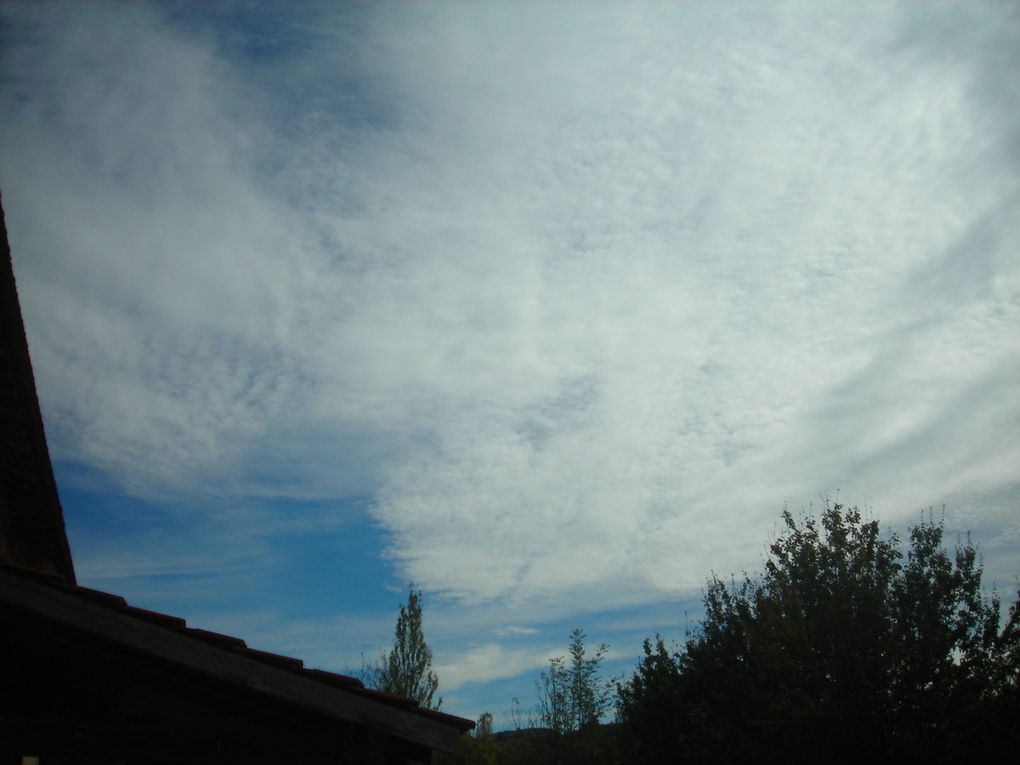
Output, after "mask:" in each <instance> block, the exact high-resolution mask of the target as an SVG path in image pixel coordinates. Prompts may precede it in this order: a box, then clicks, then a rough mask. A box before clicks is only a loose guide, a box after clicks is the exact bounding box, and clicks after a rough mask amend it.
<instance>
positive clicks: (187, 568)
mask: <svg viewBox="0 0 1020 765" xmlns="http://www.w3.org/2000/svg"><path fill="white" fill-rule="evenodd" d="M1017 40H1020V3H1017V2H1006V1H1001V2H976V1H975V0H966V1H964V0H960V2H948V1H943V2H920V1H917V2H907V3H896V2H885V1H883V2H870V3H869V2H856V1H855V2H770V3H757V2H755V3H752V2H730V3H717V2H677V3H665V2H655V3H640V2H627V3H623V2H617V3H609V2H604V3H603V2H589V3H567V2H555V3H541V2H517V3H511V2H505V3H483V2H479V3H468V2H460V3H458V2H425V3H414V4H412V3H357V4H354V3H351V4H347V3H340V2H336V3H332V2H331V3H326V2H320V3H309V2H288V3H256V2H241V1H240V0H238V1H237V2H229V1H225V2H218V3H214V4H209V3H198V2H151V3H132V4H126V3H107V2H73V3H60V2H41V3H18V2H9V1H8V2H2V3H0V192H2V194H3V204H4V208H5V211H6V217H7V226H8V229H9V234H10V240H11V247H12V250H13V257H14V267H15V273H16V277H17V280H18V288H19V292H20V296H21V303H22V310H23V313H24V318H25V323H26V328H27V333H28V337H29V343H30V349H31V354H32V360H33V364H34V369H35V375H36V384H37V387H38V390H39V395H40V399H41V403H42V409H43V415H44V419H45V423H46V428H47V436H48V440H49V446H50V451H51V455H52V457H53V460H54V466H55V471H56V477H57V481H58V485H59V488H60V494H61V499H62V503H63V507H64V513H65V519H66V522H67V527H68V534H69V539H70V543H71V547H72V552H73V557H74V561H75V566H76V570H77V572H78V577H79V581H80V582H81V583H82V584H85V585H87V586H90V587H95V588H98V589H102V590H107V591H111V592H116V593H119V594H122V595H124V596H125V597H126V598H127V599H128V601H129V602H131V603H133V604H135V605H139V606H143V607H146V608H151V609H155V610H160V611H165V612H168V613H172V614H176V615H179V616H183V617H185V618H187V619H188V621H189V623H191V624H193V625H195V626H201V627H205V628H208V629H214V630H218V631H221V632H226V633H229V634H234V635H238V636H240V637H243V638H244V639H245V640H246V641H247V642H248V644H249V645H250V646H252V647H255V648H259V649H263V650H268V651H275V652H279V653H285V654H290V655H294V656H299V657H301V658H303V659H305V661H306V664H308V665H309V666H317V667H322V668H325V669H330V670H333V671H344V670H349V669H356V668H357V667H359V666H360V664H361V660H362V657H363V656H365V657H368V658H373V657H375V656H376V655H377V654H378V651H379V650H380V649H381V648H384V647H385V646H386V645H387V644H388V643H390V641H391V640H392V634H393V625H394V622H395V618H396V612H397V607H398V605H399V603H400V602H401V601H402V600H403V599H404V596H405V594H406V588H407V585H408V583H410V582H413V583H415V585H416V586H418V587H420V588H421V589H422V590H423V592H424V596H425V632H426V636H427V638H428V639H429V642H430V644H431V645H432V648H433V651H434V655H435V664H436V668H437V671H438V675H439V680H440V693H441V694H442V695H443V697H444V704H443V708H444V710H447V711H450V712H452V713H454V714H460V715H463V716H465V717H469V718H472V719H473V718H476V717H477V716H478V715H479V714H480V713H481V712H483V711H486V710H487V711H490V712H491V713H492V714H493V715H494V716H495V718H496V723H497V727H499V726H505V725H508V724H509V722H510V706H511V700H512V699H513V698H514V697H517V698H519V699H520V702H521V704H522V706H524V707H525V708H527V707H528V706H531V705H532V704H533V703H534V695H535V692H534V681H535V679H536V677H537V676H538V672H539V671H540V669H541V668H542V667H543V666H544V665H545V663H546V662H547V660H548V658H549V657H551V656H555V655H561V654H563V653H565V651H566V646H567V639H568V634H569V632H570V630H571V629H573V628H574V627H582V628H584V629H585V630H586V631H587V634H588V638H589V642H590V643H591V644H593V645H594V644H597V643H601V642H605V643H607V644H609V646H610V654H609V660H608V662H607V672H608V673H616V674H625V673H627V672H628V671H629V670H630V669H632V668H633V666H634V665H635V663H636V660H637V658H638V656H639V655H640V653H641V641H642V639H643V638H645V637H647V636H650V635H653V634H655V633H656V632H659V633H662V634H663V636H665V637H666V638H667V639H682V637H683V635H684V631H685V630H686V629H688V628H690V627H693V626H695V625H696V623H697V620H698V618H699V616H700V596H701V593H702V590H703V588H704V585H705V581H706V578H707V577H709V576H710V575H711V574H712V573H713V572H715V573H716V574H719V575H720V576H724V577H728V576H729V575H730V574H731V573H735V574H736V575H737V576H739V575H740V572H742V571H752V572H753V571H754V570H756V569H757V568H758V567H760V565H761V563H762V560H763V556H764V555H765V552H766V549H767V545H768V544H769V542H770V541H771V540H772V539H774V538H775V536H776V534H777V533H778V531H779V523H780V515H781V513H782V511H783V509H784V507H789V508H790V509H791V510H792V511H793V512H795V513H799V512H801V511H804V512H817V511H818V509H819V508H820V507H821V506H823V505H824V503H825V502H826V501H827V500H828V501H833V502H835V501H838V502H843V503H847V504H850V505H859V506H861V507H862V508H866V512H867V513H868V514H869V517H873V518H877V519H879V520H880V522H881V523H882V525H883V527H884V528H887V529H888V530H889V531H890V532H891V531H896V532H898V533H900V534H901V535H903V534H904V532H905V531H906V529H907V528H908V527H909V526H910V525H911V524H913V523H916V522H918V521H920V520H921V519H922V517H925V514H926V512H927V511H928V509H929V508H934V513H935V517H936V518H940V517H943V513H944V518H945V525H946V529H947V538H948V539H949V540H950V542H953V541H954V540H955V539H956V535H957V534H959V533H964V532H966V531H972V532H973V534H974V539H975V541H977V542H978V544H979V549H980V551H981V553H982V555H983V557H984V564H985V578H986V583H988V584H992V583H995V584H996V585H997V587H998V588H999V591H1000V592H1002V593H1003V594H1005V595H1007V596H1008V595H1009V594H1010V593H1011V592H1012V591H1013V590H1015V588H1016V585H1017V575H1018V573H1020V513H1018V512H1017V510H1018V500H1020V332H1018V329H1020V45H1017V44H1016V41H1017ZM943 508H944V509H943Z"/></svg>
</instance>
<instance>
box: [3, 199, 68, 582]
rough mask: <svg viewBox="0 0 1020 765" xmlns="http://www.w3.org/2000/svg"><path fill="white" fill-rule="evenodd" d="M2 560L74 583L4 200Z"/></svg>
mask: <svg viewBox="0 0 1020 765" xmlns="http://www.w3.org/2000/svg"><path fill="white" fill-rule="evenodd" d="M0 454H2V456H3V459H0V563H13V564H17V565H22V566H30V567H32V568H38V569H42V570H45V571H50V572H52V573H55V574H57V575H58V576H60V577H62V578H63V579H65V580H66V581H68V582H70V583H71V584H74V582H75V576H74V564H73V563H72V562H71V549H70V547H69V546H68V544H67V535H66V534H65V532H64V513H63V510H62V509H61V507H60V498H59V496H58V495H57V484H56V481H55V480H54V478H53V466H52V464H51V463H50V453H49V449H48V448H47V446H46V432H45V430H44V429H43V420H42V412H41V411H40V410H39V399H38V396H37V395H36V390H35V377H34V375H33V374H32V362H31V359H30V358H29V355H28V339H27V338H26V336H25V325H24V323H23V322H22V319H21V306H20V304H19V303H18V291H17V287H16V286H15V282H14V267H13V264H12V262H11V248H10V246H9V245H8V242H7V225H6V221H5V220H4V213H3V204H2V203H0Z"/></svg>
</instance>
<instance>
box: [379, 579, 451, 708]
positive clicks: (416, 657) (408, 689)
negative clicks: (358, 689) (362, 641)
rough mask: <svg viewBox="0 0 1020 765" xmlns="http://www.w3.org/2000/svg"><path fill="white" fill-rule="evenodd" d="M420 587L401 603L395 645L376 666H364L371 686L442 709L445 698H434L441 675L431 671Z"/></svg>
mask: <svg viewBox="0 0 1020 765" xmlns="http://www.w3.org/2000/svg"><path fill="white" fill-rule="evenodd" d="M421 604H422V595H421V590H417V591H416V590H415V589H414V587H413V586H412V587H410V588H408V593H407V605H406V606H404V605H403V604H401V606H400V613H399V615H398V616H397V626H396V628H395V629H394V634H393V648H392V649H390V651H389V652H388V653H384V654H383V656H382V657H381V661H380V663H379V664H377V665H368V666H367V667H366V666H363V667H362V672H361V674H362V677H363V679H367V680H368V683H367V684H369V685H371V686H372V687H375V688H377V689H379V690H381V691H386V692H387V693H393V694H396V695H397V696H404V697H405V698H409V699H414V700H415V701H417V702H418V703H419V704H420V705H421V706H423V707H425V708H426V709H439V707H440V705H441V704H442V703H443V700H442V698H439V699H436V701H435V704H434V705H433V697H434V696H435V693H436V690H437V689H438V687H439V678H438V677H436V673H435V672H433V671H432V649H431V648H429V645H428V643H427V642H425V633H424V632H423V631H422V626H421V622H422V618H421Z"/></svg>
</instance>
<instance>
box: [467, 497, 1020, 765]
mask: <svg viewBox="0 0 1020 765" xmlns="http://www.w3.org/2000/svg"><path fill="white" fill-rule="evenodd" d="M783 520H784V522H785V530H784V532H783V533H782V534H781V535H780V536H779V538H778V539H777V540H776V541H775V542H774V543H773V544H772V545H771V546H770V555H769V556H768V558H767V560H766V562H765V567H764V570H763V571H762V572H761V573H759V574H757V575H755V576H745V577H744V578H743V579H742V580H739V581H737V580H732V581H728V582H727V581H723V580H721V579H719V578H717V577H715V576H713V577H712V578H711V579H710V580H709V582H708V587H707V590H706V592H705V596H704V606H705V614H704V618H703V620H702V622H701V623H700V626H699V627H698V628H697V629H696V630H694V631H693V632H692V633H690V634H688V635H687V636H686V638H685V639H684V640H683V642H682V643H679V644H677V643H667V642H666V640H665V639H663V638H662V637H660V636H655V637H654V638H653V639H649V640H646V642H645V646H644V656H643V658H642V659H641V660H640V662H639V663H638V665H637V667H636V668H635V670H634V672H633V674H632V675H631V676H630V677H629V678H625V679H624V678H620V679H615V680H606V679H603V678H601V677H600V674H599V664H600V662H601V659H602V657H603V656H604V654H605V650H606V647H605V646H599V648H597V649H595V651H594V652H592V653H588V652H587V650H586V648H585V646H584V639H585V635H584V633H583V632H582V631H580V630H577V631H575V632H574V633H573V634H572V636H571V644H570V650H569V658H563V659H556V660H553V662H551V663H550V666H549V668H548V670H546V671H545V672H543V673H542V674H541V676H540V679H539V681H538V683H537V686H536V687H537V690H538V705H537V708H536V711H535V712H534V713H532V715H531V716H530V717H529V716H527V715H520V714H518V715H516V727H517V729H516V730H512V731H507V732H503V733H493V732H492V725H491V716H487V715H483V717H482V719H481V720H480V721H479V725H478V726H477V729H476V731H475V733H474V734H473V735H471V736H467V737H465V740H464V742H463V747H462V754H461V759H460V760H459V761H461V762H464V763H467V764H468V765H483V764H484V765H512V764H514V765H515V764H517V763H521V764H522V765H523V764H524V763H526V764H527V765H541V763H558V764H560V765H570V764H572V763H593V764H597V763H605V764H606V765H609V764H610V763H613V764H622V763H665V762H678V763H751V762H754V763H850V762H855V763H856V762H868V761H871V762H884V761H899V762H901V763H903V762H906V763H910V762H925V763H941V762H996V761H1000V760H1008V759H1012V758H1013V757H1015V756H1016V752H1017V751H1018V744H1020V734H1018V723H1020V691H1018V688H1020V611H1018V605H1020V597H1018V600H1017V601H1014V602H1013V604H1012V605H1011V606H1010V608H1009V610H1008V614H1007V615H1006V618H1005V619H1003V618H1002V613H1001V612H1002V609H1001V608H1000V602H999V599H998V598H997V597H996V596H995V595H994V594H993V595H992V596H986V595H985V594H984V591H983V590H982V583H981V579H982V568H981V564H980V561H979V559H978V555H977V551H976V549H975V546H974V545H973V544H972V542H971V540H970V538H969V537H967V538H966V539H965V540H961V541H960V542H958V544H957V546H956V549H955V552H954V553H953V554H950V553H949V552H948V551H947V550H946V548H945V547H944V544H943V525H942V524H941V523H936V522H935V521H933V520H931V519H929V520H928V521H927V522H922V523H921V524H919V525H918V526H915V527H914V528H912V529H911V530H910V532H909V535H908V540H907V542H906V546H905V549H904V544H903V543H902V542H901V540H900V539H899V538H897V537H895V536H892V537H883V536H882V535H880V533H879V525H878V522H877V521H867V520H865V519H864V518H863V517H862V515H861V513H860V511H859V510H857V509H856V508H852V509H847V508H845V507H843V506H841V505H838V504H837V505H834V506H827V507H826V508H825V509H824V511H823V513H822V515H821V518H820V519H815V518H811V517H807V518H803V519H800V520H799V521H798V520H797V519H795V518H794V517H793V516H792V515H791V514H790V513H789V512H786V513H784V514H783ZM517 709H518V710H519V706H518V707H517ZM610 712H612V713H613V716H614V717H615V719H614V720H613V721H612V722H607V721H606V717H607V716H609V713H610ZM1010 751H1013V752H1014V755H1009V752H1010Z"/></svg>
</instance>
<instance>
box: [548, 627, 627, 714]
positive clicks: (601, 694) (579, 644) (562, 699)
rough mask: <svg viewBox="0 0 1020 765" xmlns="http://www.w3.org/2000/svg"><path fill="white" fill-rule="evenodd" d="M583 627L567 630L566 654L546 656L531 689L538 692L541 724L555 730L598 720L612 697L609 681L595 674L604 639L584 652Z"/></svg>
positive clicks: (602, 655) (602, 653)
mask: <svg viewBox="0 0 1020 765" xmlns="http://www.w3.org/2000/svg"><path fill="white" fill-rule="evenodd" d="M586 637H587V635H585V633H584V630H582V629H575V630H574V631H573V632H571V633H570V648H569V653H570V658H569V661H568V660H567V659H566V658H565V657H563V656H557V657H556V658H554V659H550V660H549V668H548V669H547V670H544V671H543V672H542V673H541V675H540V677H539V680H538V682H536V683H535V689H536V691H537V693H538V717H539V720H540V721H541V723H542V725H543V726H544V727H546V728H550V729H552V730H553V731H555V732H556V733H561V734H562V733H567V732H570V731H579V730H583V729H584V728H586V727H588V726H591V725H594V724H596V723H598V722H599V720H600V719H602V717H604V716H605V714H606V712H608V711H609V707H610V705H611V703H612V701H613V689H614V683H613V681H603V680H602V679H601V678H600V677H599V666H600V665H601V664H602V660H603V659H604V658H605V656H606V653H608V651H609V646H607V645H606V644H605V643H602V644H601V645H599V647H598V648H596V649H595V650H594V651H593V652H592V653H591V655H588V652H587V649H586V648H585V645H584V641H585V638H586Z"/></svg>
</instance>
